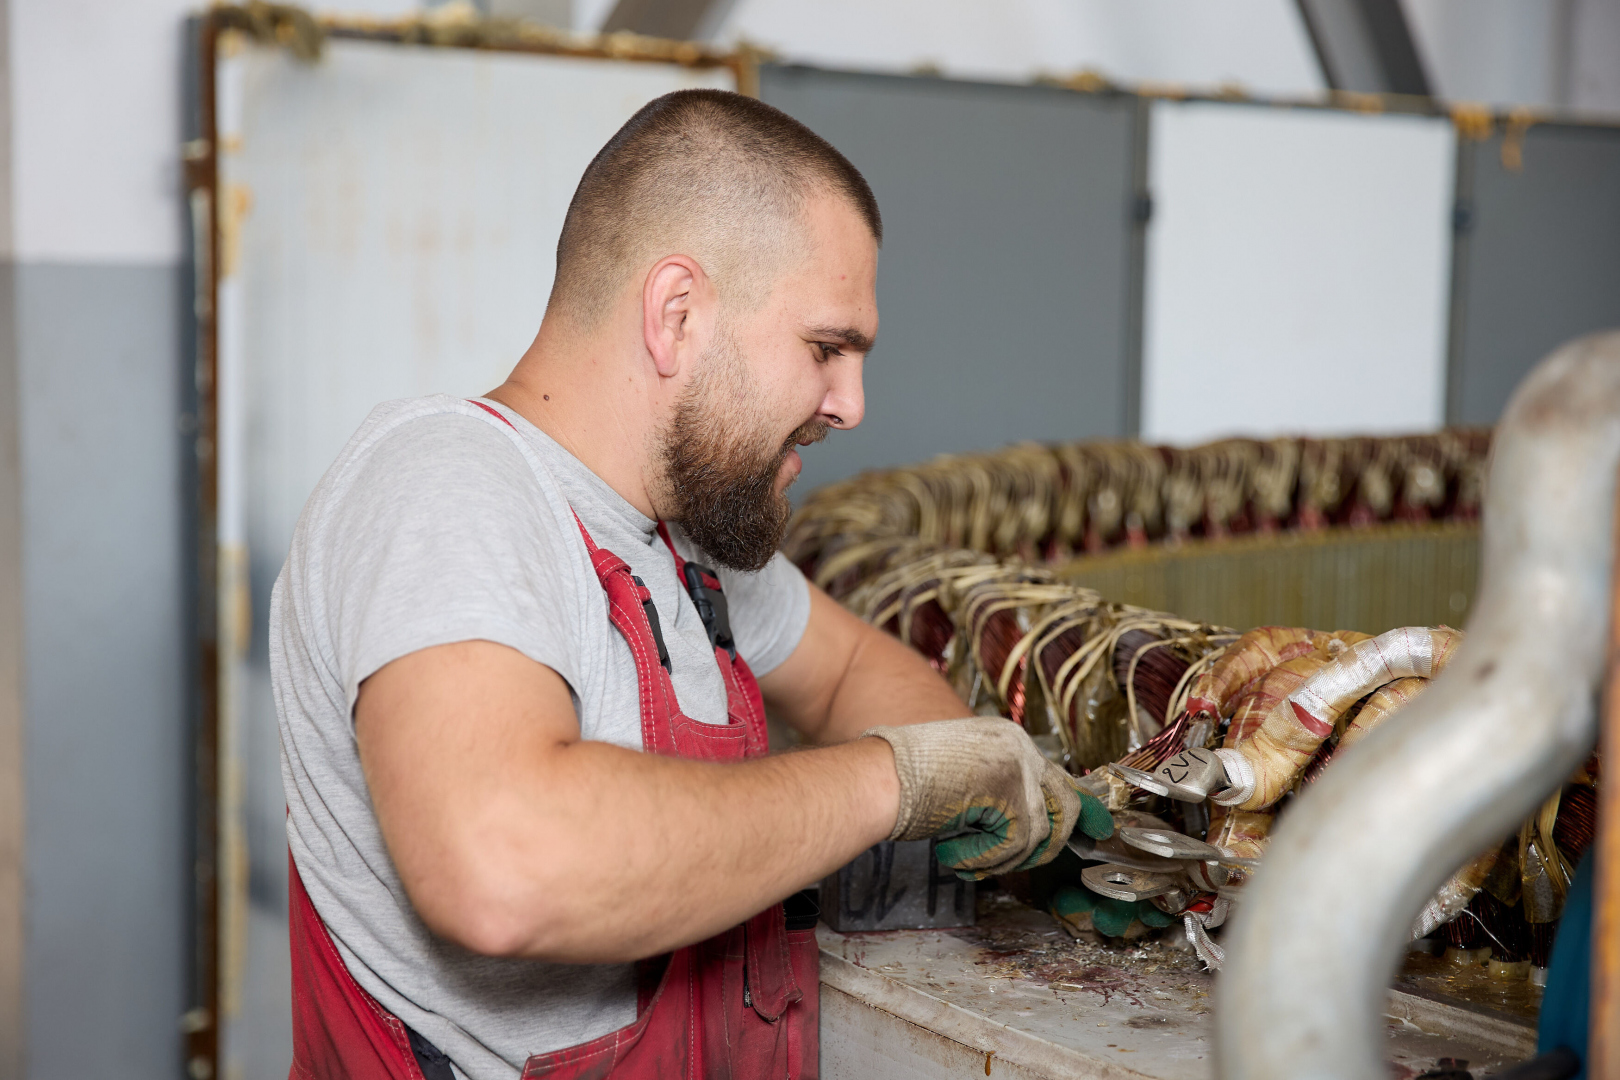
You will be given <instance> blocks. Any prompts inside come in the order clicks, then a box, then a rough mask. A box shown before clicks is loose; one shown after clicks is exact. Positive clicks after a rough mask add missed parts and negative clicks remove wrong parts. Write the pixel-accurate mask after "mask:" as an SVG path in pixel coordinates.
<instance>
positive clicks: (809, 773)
mask: <svg viewBox="0 0 1620 1080" xmlns="http://www.w3.org/2000/svg"><path fill="white" fill-rule="evenodd" d="M828 603H831V601H828ZM814 621H815V620H814V619H812V622H813V623H814ZM899 647H900V646H899V645H898V644H896V648H899ZM790 662H791V661H790ZM957 711H958V712H960V711H961V709H960V707H958V710H957ZM840 715H841V713H840ZM874 722H876V721H875V720H874ZM355 729H356V733H357V736H358V739H359V747H360V759H361V763H362V764H363V766H364V768H365V773H366V782H367V784H368V786H369V787H370V791H371V799H372V804H373V806H374V808H375V810H376V813H377V819H378V821H379V823H380V824H381V826H382V832H383V838H384V840H385V841H386V843H387V845H388V851H389V854H390V856H391V857H392V858H393V861H394V865H395V867H396V868H397V870H398V872H399V875H400V880H401V881H402V882H403V883H404V886H405V891H406V893H407V894H408V895H409V896H410V899H411V903H412V905H413V906H414V907H415V909H416V911H417V913H418V914H419V915H420V916H421V917H422V919H423V921H424V922H425V923H426V924H427V925H428V926H429V927H430V928H431V929H432V930H434V931H435V932H436V933H438V934H440V935H442V936H444V937H446V938H449V939H450V940H452V941H455V942H457V943H459V944H461V945H463V946H465V947H467V948H469V949H472V950H474V951H477V952H481V953H486V954H491V955H503V956H525V957H532V958H537V959H546V960H553V961H566V962H613V961H626V960H633V959H639V958H641V957H645V956H652V955H656V954H658V953H660V952H664V951H667V950H669V949H671V948H674V947H677V946H680V945H684V944H688V943H691V942H694V941H700V940H702V939H704V938H707V937H710V936H712V935H713V934H715V933H717V932H719V931H721V930H723V929H725V928H727V927H730V926H735V925H736V924H737V923H739V922H741V921H742V920H744V919H746V918H748V917H749V916H750V915H752V914H754V913H755V912H757V911H760V910H762V909H763V908H765V907H767V906H768V905H770V904H771V903H773V902H775V901H776V900H779V899H781V898H782V897H784V896H786V895H788V894H790V893H792V892H793V891H795V890H797V889H799V888H802V887H803V886H805V885H807V884H809V883H810V882H812V881H815V880H817V879H819V878H821V877H822V876H823V875H825V874H827V873H829V872H830V871H832V870H833V869H835V868H837V867H839V866H842V865H843V864H845V863H847V862H848V861H849V860H850V859H852V858H854V857H855V855H857V854H858V853H860V852H861V851H863V850H865V849H866V848H868V847H870V846H871V845H872V844H874V843H876V842H877V841H879V840H882V839H884V838H885V837H887V836H888V835H889V832H890V831H891V830H892V829H893V827H894V823H895V819H896V814H897V812H898V781H897V779H896V777H895V769H894V760H893V756H892V753H891V751H890V749H889V746H888V744H887V743H885V742H883V741H882V740H879V739H860V740H857V741H855V742H852V743H848V744H845V745H842V746H835V747H828V748H825V749H820V750H814V751H807V752H805V753H799V754H790V755H785V756H782V757H773V758H767V759H764V760H759V761H750V762H742V763H734V764H714V763H705V762H695V761H685V760H679V759H675V758H668V757H659V756H655V755H652V754H643V753H637V752H634V751H630V750H625V749H623V748H621V747H617V746H613V745H610V744H608V743H601V742H587V741H583V740H581V739H580V735H579V725H578V721H577V719H576V717H575V714H574V709H573V703H572V701H571V699H570V697H569V693H568V687H567V684H566V683H565V682H564V681H563V680H562V678H561V677H560V676H558V675H557V674H556V672H554V671H552V670H551V669H550V668H548V667H545V666H544V665H542V664H538V663H536V662H534V661H533V660H530V659H529V658H527V657H525V656H523V655H522V654H521V653H519V652H517V651H516V650H514V649H510V648H507V647H506V646H503V645H496V644H493V643H491V642H487V641H470V642H461V643H458V644H454V645H442V646H437V647H434V648H430V649H424V650H422V651H420V652H416V653H412V654H410V655H408V656H405V657H402V658H400V659H399V660H395V661H394V662H393V663H391V664H388V665H387V666H385V667H383V668H382V669H381V670H379V671H378V672H377V673H376V674H374V675H372V676H371V677H370V678H368V679H367V680H366V681H365V682H364V683H362V684H361V687H360V696H359V699H358V701H357V702H356V705H355Z"/></svg>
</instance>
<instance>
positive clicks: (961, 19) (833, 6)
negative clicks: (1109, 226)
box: [579, 0, 1323, 96]
mask: <svg viewBox="0 0 1620 1080" xmlns="http://www.w3.org/2000/svg"><path fill="white" fill-rule="evenodd" d="M581 3H582V5H590V4H600V6H601V9H602V10H603V12H604V14H605V12H606V11H608V10H611V9H612V3H611V2H610V0H581ZM581 14H582V17H583V18H589V17H590V12H588V11H582V12H581ZM579 25H582V26H584V25H591V26H595V25H599V22H598V23H586V22H583V21H582V22H581V23H580V24H579ZM717 36H718V37H719V39H721V40H723V41H736V40H739V39H746V40H748V41H751V42H754V43H756V44H762V45H765V46H767V47H769V48H771V49H773V50H774V51H775V52H776V53H777V54H778V55H779V56H780V57H781V58H782V59H783V60H784V61H786V62H789V63H805V64H819V65H823V66H826V67H830V68H840V69H846V70H848V69H854V70H860V71H879V72H903V71H906V70H908V69H910V68H913V67H915V66H918V65H928V66H931V67H937V68H939V69H940V70H941V71H942V72H944V73H945V74H948V75H951V76H956V77H962V78H972V79H1005V80H1011V81H1017V82H1022V81H1025V80H1027V79H1030V78H1032V77H1034V76H1035V75H1036V74H1038V73H1040V72H1042V71H1047V72H1064V73H1068V72H1075V71H1078V70H1080V69H1081V68H1084V67H1093V68H1097V69H1100V70H1101V71H1103V72H1104V73H1106V74H1107V75H1109V76H1110V77H1112V78H1116V79H1123V80H1126V81H1129V82H1139V81H1144V80H1146V81H1154V82H1175V83H1182V84H1187V85H1193V86H1202V87H1213V86H1216V85H1217V84H1220V83H1239V84H1241V85H1243V86H1245V87H1247V88H1248V89H1249V91H1250V92H1251V93H1257V94H1267V95H1289V96H1294V95H1302V94H1312V93H1317V92H1320V91H1321V90H1322V89H1323V85H1322V75H1321V71H1320V69H1319V67H1318V65H1317V62H1316V58H1315V55H1314V53H1313V52H1312V51H1311V42H1310V38H1309V36H1308V35H1307V33H1306V31H1305V28H1304V25H1303V24H1302V22H1301V20H1300V17H1299V11H1298V9H1297V8H1296V7H1295V5H1294V3H1293V0H1204V2H1202V3H1197V4H1189V3H1186V2H1185V0H998V2H996V3H993V4H991V3H984V2H983V0H817V2H816V3H802V2H799V3H796V2H791V0H732V7H731V9H730V10H729V11H728V12H727V14H726V17H725V19H724V20H723V21H722V23H721V24H720V29H719V33H718V35H717Z"/></svg>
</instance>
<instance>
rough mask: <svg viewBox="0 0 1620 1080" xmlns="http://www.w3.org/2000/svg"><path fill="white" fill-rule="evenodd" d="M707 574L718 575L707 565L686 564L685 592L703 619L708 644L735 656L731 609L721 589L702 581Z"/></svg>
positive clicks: (735, 648) (735, 645) (713, 576)
mask: <svg viewBox="0 0 1620 1080" xmlns="http://www.w3.org/2000/svg"><path fill="white" fill-rule="evenodd" d="M704 574H707V575H709V576H710V577H711V578H714V579H715V580H716V581H719V580H720V578H719V575H717V574H716V573H715V572H714V571H713V570H710V569H709V568H708V567H707V566H699V565H698V564H697V563H695V562H688V563H687V564H686V592H687V595H688V596H690V597H691V598H692V606H693V607H695V608H697V613H698V618H700V619H702V620H703V630H704V632H705V633H707V634H708V635H709V646H710V647H711V648H713V647H719V648H722V649H724V650H726V652H728V653H730V654H731V658H732V659H733V660H735V659H736V658H737V643H736V642H735V641H733V640H732V638H731V609H730V608H729V607H728V606H727V605H726V594H725V592H724V591H723V590H721V589H711V588H709V586H708V585H707V584H705V583H704V581H703V575H704Z"/></svg>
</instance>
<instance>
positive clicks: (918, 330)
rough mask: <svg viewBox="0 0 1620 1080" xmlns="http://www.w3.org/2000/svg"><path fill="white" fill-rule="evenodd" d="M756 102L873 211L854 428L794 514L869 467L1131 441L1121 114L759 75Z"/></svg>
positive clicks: (953, 87)
mask: <svg viewBox="0 0 1620 1080" xmlns="http://www.w3.org/2000/svg"><path fill="white" fill-rule="evenodd" d="M760 96H761V97H763V98H764V100H766V101H767V102H769V103H770V104H772V105H775V106H776V107H778V108H780V109H782V110H783V111H785V112H787V113H788V114H790V115H792V116H794V117H796V118H798V119H799V120H801V121H803V122H804V123H806V124H808V125H809V126H810V127H811V128H813V129H814V130H815V131H817V132H819V133H820V134H821V135H822V136H823V137H825V138H826V139H828V140H829V141H830V142H832V143H833V145H835V146H837V147H838V148H839V149H840V150H842V151H843V152H844V154H845V155H846V156H848V157H849V159H850V160H851V161H853V162H854V163H855V165H856V167H857V168H859V169H860V170H861V171H862V172H863V173H865V174H866V178H867V180H868V181H870V182H871V184H872V189H873V190H874V191H875V192H876V193H877V199H878V204H879V206H880V207H881V208H882V211H883V221H884V230H885V240H884V244H883V254H882V256H881V258H880V260H879V266H878V308H879V314H880V320H881V325H880V329H879V332H878V346H877V349H876V351H875V352H874V353H873V355H872V357H871V358H870V360H869V361H868V362H867V367H866V403H867V409H866V420H865V422H864V423H863V424H862V425H861V427H860V428H859V429H857V430H855V431H853V432H849V433H844V434H840V433H834V434H833V436H832V437H831V438H830V439H829V440H828V441H827V444H826V445H824V446H819V447H815V448H813V449H812V450H810V451H808V452H807V453H806V454H805V468H804V475H803V478H802V479H801V480H800V486H799V489H798V491H797V494H800V495H801V496H802V494H803V492H805V491H808V490H809V489H811V488H813V487H815V486H816V485H817V484H822V483H826V482H827V481H830V480H835V479H839V478H842V477H845V476H849V475H851V474H853V473H856V472H859V471H861V470H862V469H866V468H871V467H874V466H882V465H891V464H898V463H902V462H909V461H917V460H920V459H924V458H928V457H931V456H933V455H934V454H937V453H941V452H945V451H964V450H976V449H988V448H993V447H998V446H1004V445H1006V444H1007V443H1011V442H1018V441H1020V440H1025V439H1035V440H1043V441H1045V440H1058V439H1077V438H1085V437H1095V438H1117V437H1119V436H1123V435H1130V434H1134V433H1135V429H1136V423H1137V417H1136V397H1137V387H1138V383H1139V376H1138V374H1137V356H1138V353H1139V348H1138V346H1137V344H1136V341H1135V338H1136V337H1137V331H1136V325H1137V324H1136V320H1137V319H1138V318H1139V315H1138V312H1139V310H1140V300H1139V298H1138V292H1137V290H1138V288H1139V282H1140V258H1139V252H1140V246H1139V244H1138V243H1136V229H1135V224H1134V221H1133V213H1132V209H1133V206H1134V191H1135V186H1134V176H1135V172H1136V167H1135V148H1136V146H1137V139H1136V126H1137V125H1136V109H1137V103H1136V101H1135V100H1134V99H1131V98H1127V97H1108V96H1093V95H1086V94H1077V93H1073V92H1070V91H1066V90H1061V89H1057V88H1051V87H1038V86H1002V85H994V84H985V83H965V82H954V81H946V80H942V79H932V78H906V77H897V76H883V75H853V74H845V73H838V72H827V71H817V70H812V69H808V68H797V67H786V66H767V67H765V68H764V69H763V70H762V71H761V73H760Z"/></svg>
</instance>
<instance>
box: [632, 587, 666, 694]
mask: <svg viewBox="0 0 1620 1080" xmlns="http://www.w3.org/2000/svg"><path fill="white" fill-rule="evenodd" d="M630 580H631V581H633V582H635V583H636V585H638V586H639V587H640V588H642V589H646V588H647V583H646V582H645V581H642V580H641V579H640V578H639V577H637V576H636V575H634V574H631V575H630ZM641 609H642V610H643V611H645V612H646V613H647V625H648V626H650V627H652V635H653V644H655V645H657V646H658V662H659V663H660V664H663V665H664V670H665V671H671V672H672V671H674V670H675V669H674V668H672V667H671V666H670V663H669V649H667V648H666V647H665V646H664V628H663V627H662V626H660V625H658V608H656V607H655V606H653V602H652V594H651V593H648V594H647V599H645V600H643V601H642V602H641Z"/></svg>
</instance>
